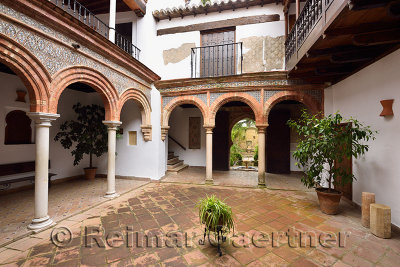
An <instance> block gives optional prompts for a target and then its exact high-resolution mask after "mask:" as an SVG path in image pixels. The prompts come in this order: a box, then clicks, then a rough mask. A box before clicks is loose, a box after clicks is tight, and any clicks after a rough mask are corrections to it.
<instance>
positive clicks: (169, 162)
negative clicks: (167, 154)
mask: <svg viewBox="0 0 400 267" xmlns="http://www.w3.org/2000/svg"><path fill="white" fill-rule="evenodd" d="M178 161H179V157H173V158H170V159H168V162H167V164H168V165H171V164H175V163H177V162H178Z"/></svg>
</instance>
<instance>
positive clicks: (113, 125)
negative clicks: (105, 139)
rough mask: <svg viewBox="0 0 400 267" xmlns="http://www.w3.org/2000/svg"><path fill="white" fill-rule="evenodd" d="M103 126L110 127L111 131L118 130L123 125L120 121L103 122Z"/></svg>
mask: <svg viewBox="0 0 400 267" xmlns="http://www.w3.org/2000/svg"><path fill="white" fill-rule="evenodd" d="M103 124H104V125H106V126H107V127H108V129H109V130H117V127H118V126H120V125H121V124H122V122H120V121H103Z"/></svg>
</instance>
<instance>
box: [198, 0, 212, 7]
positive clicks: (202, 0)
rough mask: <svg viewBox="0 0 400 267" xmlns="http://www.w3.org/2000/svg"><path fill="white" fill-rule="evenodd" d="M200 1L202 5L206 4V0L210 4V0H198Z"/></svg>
mask: <svg viewBox="0 0 400 267" xmlns="http://www.w3.org/2000/svg"><path fill="white" fill-rule="evenodd" d="M200 1H201V3H202V4H203V6H205V5H206V4H207V2H210V4H211V0H200Z"/></svg>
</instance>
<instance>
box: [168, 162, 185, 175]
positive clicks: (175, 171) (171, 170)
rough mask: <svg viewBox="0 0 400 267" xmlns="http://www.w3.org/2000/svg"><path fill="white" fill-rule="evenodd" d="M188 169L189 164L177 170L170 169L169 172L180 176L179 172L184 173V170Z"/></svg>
mask: <svg viewBox="0 0 400 267" xmlns="http://www.w3.org/2000/svg"><path fill="white" fill-rule="evenodd" d="M187 167H189V165H187V164H182V165H180V166H179V167H177V168H175V169H169V170H168V171H167V172H168V173H172V174H178V172H181V171H183V170H184V169H186V168H187Z"/></svg>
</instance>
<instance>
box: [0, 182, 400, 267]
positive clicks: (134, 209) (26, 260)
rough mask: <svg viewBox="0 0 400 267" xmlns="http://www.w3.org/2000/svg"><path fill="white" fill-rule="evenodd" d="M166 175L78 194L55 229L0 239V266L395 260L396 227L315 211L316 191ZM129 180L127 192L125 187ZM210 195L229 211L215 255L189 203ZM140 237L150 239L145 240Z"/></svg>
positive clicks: (352, 211)
mask: <svg viewBox="0 0 400 267" xmlns="http://www.w3.org/2000/svg"><path fill="white" fill-rule="evenodd" d="M216 177H217V175H216ZM98 180H100V181H96V186H93V188H101V183H103V182H104V181H101V180H102V179H98ZM165 180H168V177H166V179H164V180H163V181H161V182H154V183H152V182H148V181H147V182H146V181H129V180H121V179H117V188H121V189H122V188H124V190H125V192H124V191H120V192H121V196H119V197H118V198H115V199H113V200H109V201H103V202H102V203H101V202H99V199H97V201H93V200H94V198H93V197H92V198H90V197H86V198H88V199H89V200H88V201H89V202H88V203H87V205H88V206H89V205H92V206H91V207H86V209H84V208H83V207H82V206H81V205H79V204H77V203H75V204H74V206H75V207H74V208H72V209H71V211H70V212H71V214H68V216H66V217H67V218H66V219H60V220H58V224H57V225H56V226H54V227H53V228H50V229H47V230H45V231H42V232H39V233H36V234H31V235H29V236H25V237H23V238H21V239H19V240H16V241H15V242H12V243H8V244H7V245H5V246H2V247H1V248H0V263H1V264H5V265H6V266H22V265H23V266H45V265H57V266H79V265H80V266H105V265H109V266H149V265H153V266H200V265H201V266H243V265H247V266H289V265H290V266H375V265H379V266H395V265H396V264H397V262H398V261H399V260H400V236H399V235H398V234H397V233H395V232H394V233H393V236H392V238H391V239H379V238H377V237H375V236H373V235H372V234H370V233H369V230H368V229H366V228H363V227H362V226H361V224H360V211H359V210H358V209H357V208H355V207H353V206H351V205H349V204H347V203H345V202H343V201H342V203H341V212H340V214H338V215H336V216H329V215H325V214H323V213H322V212H321V211H320V209H319V206H318V202H317V199H316V197H315V193H313V192H310V191H306V190H271V189H257V188H243V187H238V186H219V185H214V186H207V185H196V184H191V185H189V184H184V183H181V182H179V181H175V182H174V183H172V182H166V181H165ZM216 180H217V179H216ZM233 180H234V179H233ZM73 184H74V183H71V185H69V186H67V185H63V187H62V186H59V185H58V184H56V185H55V186H54V188H52V189H51V191H50V203H52V194H53V193H52V191H53V192H54V191H55V192H57V186H59V187H60V188H64V189H65V190H66V192H67V193H68V191H69V190H70V191H75V189H78V188H79V187H81V188H82V183H79V182H75V186H76V187H75V188H73V186H72V185H73ZM276 184H279V182H278V181H277V182H276ZM128 187H131V189H130V190H127V188H128ZM71 188H72V189H71ZM132 188H133V189H132ZM92 190H95V189H92ZM88 191H90V190H88ZM27 192H29V191H27ZM57 193H60V192H57ZM78 193H82V192H77V194H78ZM18 194H21V192H19V193H18ZM213 194H214V195H216V196H217V197H219V198H221V199H224V200H225V201H226V203H227V204H229V205H230V206H231V207H232V210H233V213H234V217H235V229H234V232H233V233H230V234H229V235H228V238H227V241H226V242H224V243H223V245H222V252H223V256H222V257H219V256H218V254H217V248H216V247H214V246H213V245H212V244H211V243H210V241H208V240H207V238H206V242H205V243H204V245H202V243H201V242H200V243H199V240H200V239H201V240H202V238H203V228H202V226H200V224H199V219H198V214H197V209H196V206H195V205H196V202H197V201H198V200H199V199H200V198H202V197H205V196H207V195H213ZM22 195H23V194H22ZM83 195H84V194H83ZM60 199H62V197H60ZM90 199H92V200H90ZM53 201H54V200H53ZM63 201H65V203H67V202H68V201H67V200H63ZM99 203H100V204H99ZM50 206H52V205H50ZM250 207H251V208H250ZM79 209H81V211H80V212H79ZM28 210H29V209H27V210H26V212H28ZM59 213H60V214H61V213H62V212H59ZM59 213H57V214H59ZM72 213H73V214H72ZM50 214H52V210H50ZM14 216H15V217H14V218H17V217H18V216H16V215H14ZM57 216H60V215H57ZM26 217H29V216H25V218H26ZM2 218H4V216H2ZM7 218H8V219H10V218H11V219H12V218H13V216H12V215H9V216H8V217H7ZM56 221H57V219H56ZM66 229H67V230H66ZM19 231H20V230H19ZM300 232H302V233H315V236H314V237H315V238H314V239H313V237H312V235H310V237H309V239H304V240H301V238H300V239H299V235H298V233H300ZM286 233H287V234H286ZM296 233H297V234H296ZM57 234H58V236H57ZM69 234H70V235H69ZM329 234H331V235H332V236H330V238H328V239H329V240H327V239H326V238H325V239H324V238H322V239H321V236H325V237H326V236H327V235H329ZM156 236H157V238H158V239H157V238H154V237H156ZM145 237H147V238H149V239H148V240H149V241H148V243H146V239H145ZM152 237H153V238H152ZM332 237H334V238H333V239H332ZM51 239H52V240H53V241H51ZM321 240H322V241H321ZM211 242H213V238H212V237H211Z"/></svg>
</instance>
